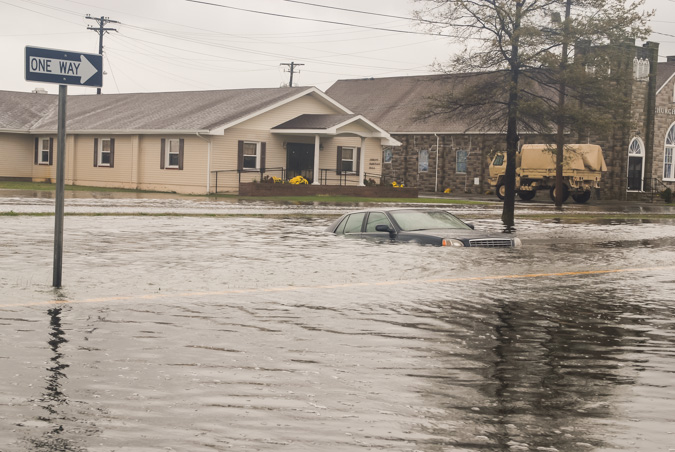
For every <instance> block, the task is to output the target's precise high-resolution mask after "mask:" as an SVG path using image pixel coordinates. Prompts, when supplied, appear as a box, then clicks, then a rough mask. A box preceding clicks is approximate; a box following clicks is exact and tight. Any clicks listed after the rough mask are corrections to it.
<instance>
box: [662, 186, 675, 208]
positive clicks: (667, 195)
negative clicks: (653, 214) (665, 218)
mask: <svg viewBox="0 0 675 452" xmlns="http://www.w3.org/2000/svg"><path fill="white" fill-rule="evenodd" d="M659 195H660V196H661V198H663V200H664V201H665V202H666V204H670V203H671V202H673V191H672V190H671V189H670V188H666V189H665V190H663V191H662V192H661V193H659Z"/></svg>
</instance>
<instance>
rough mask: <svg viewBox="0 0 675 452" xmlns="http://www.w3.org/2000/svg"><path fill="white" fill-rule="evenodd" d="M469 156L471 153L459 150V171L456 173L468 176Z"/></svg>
mask: <svg viewBox="0 0 675 452" xmlns="http://www.w3.org/2000/svg"><path fill="white" fill-rule="evenodd" d="M468 156H469V151H465V150H464V149H457V170H456V172H458V173H461V174H466V158H467V157H468Z"/></svg>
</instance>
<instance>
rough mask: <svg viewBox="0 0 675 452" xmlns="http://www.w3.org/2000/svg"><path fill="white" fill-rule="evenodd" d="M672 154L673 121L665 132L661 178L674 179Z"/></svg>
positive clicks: (674, 130)
mask: <svg viewBox="0 0 675 452" xmlns="http://www.w3.org/2000/svg"><path fill="white" fill-rule="evenodd" d="M673 154H675V123H673V124H672V125H671V126H670V129H668V133H667V134H666V146H665V149H664V156H663V178H664V179H668V180H675V173H674V171H673V168H674V165H673V164H674V163H675V162H673Z"/></svg>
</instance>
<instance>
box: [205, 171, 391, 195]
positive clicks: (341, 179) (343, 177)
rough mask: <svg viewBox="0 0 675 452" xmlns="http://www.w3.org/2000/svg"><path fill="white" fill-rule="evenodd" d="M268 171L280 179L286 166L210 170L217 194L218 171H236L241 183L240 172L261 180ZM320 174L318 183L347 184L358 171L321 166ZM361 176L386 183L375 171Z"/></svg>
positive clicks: (354, 178)
mask: <svg viewBox="0 0 675 452" xmlns="http://www.w3.org/2000/svg"><path fill="white" fill-rule="evenodd" d="M270 172H279V173H281V179H286V168H284V167H283V166H280V167H275V168H265V169H264V170H242V169H229V170H212V171H211V173H212V174H215V176H216V177H215V181H216V184H215V192H214V193H215V194H218V175H219V174H220V173H238V178H239V179H238V182H239V183H240V184H241V175H242V173H244V174H251V173H260V180H261V181H262V180H263V178H264V177H265V175H266V174H267V173H270ZM319 172H320V176H319V184H320V185H329V182H336V181H337V182H338V185H349V184H350V183H352V184H358V183H359V175H358V173H352V172H350V173H346V172H342V173H340V174H338V173H337V170H336V169H335V168H322V169H320V170H319ZM330 175H335V176H337V177H329V176H330ZM363 177H364V179H365V180H369V179H372V180H374V181H376V183H378V182H377V181H379V185H386V184H387V177H386V176H384V175H382V174H377V173H364V174H363Z"/></svg>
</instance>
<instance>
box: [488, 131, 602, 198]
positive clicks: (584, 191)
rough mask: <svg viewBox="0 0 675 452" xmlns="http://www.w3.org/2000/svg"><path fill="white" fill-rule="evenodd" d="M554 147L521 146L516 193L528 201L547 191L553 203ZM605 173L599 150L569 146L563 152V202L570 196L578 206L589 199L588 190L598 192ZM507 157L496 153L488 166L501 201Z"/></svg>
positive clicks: (589, 147) (543, 145)
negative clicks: (596, 189)
mask: <svg viewBox="0 0 675 452" xmlns="http://www.w3.org/2000/svg"><path fill="white" fill-rule="evenodd" d="M555 161H556V150H555V145H546V144H524V145H523V146H522V148H521V149H520V151H519V152H518V154H517V155H516V193H517V194H518V197H519V198H520V199H522V200H523V201H530V200H531V199H533V198H534V196H535V195H536V193H537V191H538V190H549V192H550V195H551V199H552V200H553V201H555V179H556V177H555ZM603 171H607V165H605V159H604V158H603V156H602V149H601V148H600V146H598V145H595V144H568V145H565V149H564V152H563V196H562V197H563V202H565V201H566V200H567V198H568V197H569V196H570V195H572V199H574V201H575V202H577V203H585V202H586V201H588V200H589V199H590V198H591V190H592V189H593V188H600V178H601V177H602V172H603ZM505 172H506V154H505V153H503V152H500V153H497V154H496V155H495V156H494V158H493V159H492V162H490V178H489V181H490V186H492V187H494V188H495V192H496V193H497V196H498V197H499V199H504V195H505V189H504V173H505Z"/></svg>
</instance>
